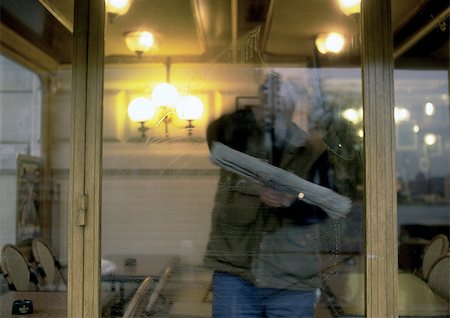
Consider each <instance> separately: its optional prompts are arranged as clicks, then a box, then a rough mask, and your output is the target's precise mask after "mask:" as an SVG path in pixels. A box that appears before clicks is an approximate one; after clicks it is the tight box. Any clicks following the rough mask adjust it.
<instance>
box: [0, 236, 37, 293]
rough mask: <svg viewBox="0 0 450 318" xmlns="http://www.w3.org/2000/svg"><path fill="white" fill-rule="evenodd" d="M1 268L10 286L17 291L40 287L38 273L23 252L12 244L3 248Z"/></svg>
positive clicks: (32, 289)
mask: <svg viewBox="0 0 450 318" xmlns="http://www.w3.org/2000/svg"><path fill="white" fill-rule="evenodd" d="M0 261H1V268H2V272H3V276H4V277H5V279H6V281H7V283H8V288H9V289H10V290H15V291H35V290H38V289H40V286H39V284H38V279H37V276H36V274H35V273H34V271H33V270H32V268H31V265H30V264H29V263H28V261H27V260H26V258H25V256H24V255H23V254H22V252H21V251H20V250H19V249H18V248H17V247H15V246H14V245H12V244H6V245H4V246H3V248H2V250H1V259H0Z"/></svg>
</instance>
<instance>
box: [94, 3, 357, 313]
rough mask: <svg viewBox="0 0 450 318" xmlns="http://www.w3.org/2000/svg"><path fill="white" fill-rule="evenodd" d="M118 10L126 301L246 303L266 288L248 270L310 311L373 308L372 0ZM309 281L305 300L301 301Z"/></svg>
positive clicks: (116, 68)
mask: <svg viewBox="0 0 450 318" xmlns="http://www.w3.org/2000/svg"><path fill="white" fill-rule="evenodd" d="M107 11H108V14H107V15H108V17H107V21H106V29H105V30H106V33H105V40H106V42H105V65H104V71H105V78H104V120H103V138H104V139H103V171H102V172H103V174H102V178H103V181H102V186H103V190H102V292H103V294H105V293H107V292H108V293H109V292H111V291H112V292H113V293H116V295H117V299H118V302H117V304H115V305H114V306H113V307H112V315H122V314H123V313H124V312H126V311H127V310H137V311H141V312H142V311H144V310H147V311H148V312H152V313H157V314H160V315H163V316H164V315H166V316H167V315H178V314H179V313H180V312H181V313H186V312H190V311H191V310H193V312H192V313H191V315H193V316H211V313H212V311H213V310H215V311H216V310H218V311H223V310H232V311H234V310H241V309H242V308H244V307H245V306H247V305H248V304H250V303H251V302H253V301H256V299H249V300H246V301H244V299H243V298H242V297H241V296H240V295H241V294H240V292H242V291H243V290H244V289H245V288H246V286H247V287H248V286H250V288H251V292H250V294H251V295H253V296H256V295H258V293H264V292H267V291H268V290H269V289H268V288H277V289H281V290H286V291H288V293H287V295H288V296H287V299H286V301H287V302H288V304H289V305H287V306H286V307H285V309H286V310H292V311H294V312H297V311H298V310H305V314H306V315H309V316H311V315H312V314H314V312H315V315H316V316H317V317H322V316H323V315H325V314H331V313H330V311H332V312H333V313H337V312H343V313H345V314H351V315H353V314H364V309H365V306H364V259H365V257H364V227H363V223H364V221H363V220H364V217H363V201H362V200H363V199H362V197H363V196H362V191H363V179H362V171H363V170H362V169H363V167H362V148H363V127H362V97H361V95H362V93H361V86H362V85H361V69H360V56H359V43H358V39H359V17H358V15H356V16H355V15H351V16H347V15H345V14H344V13H342V12H341V11H340V10H339V9H338V8H337V6H335V5H334V4H333V5H325V6H324V7H322V6H318V5H315V4H314V3H303V2H302V3H300V2H292V1H291V2H289V1H278V2H274V3H272V4H269V2H268V1H231V2H229V1H199V2H195V1H192V2H189V1H172V2H170V4H169V2H167V1H159V2H148V1H142V0H134V1H133V2H132V3H131V4H130V6H129V7H128V8H126V9H124V10H123V11H114V9H113V8H112V7H110V6H109V4H108V6H107ZM138 31H146V32H148V33H143V34H139V33H138ZM325 33H326V34H325ZM329 33H331V34H329ZM339 33H342V35H343V37H340V36H339ZM319 34H320V35H321V36H320V37H319ZM140 36H142V38H140ZM316 36H317V41H316ZM139 39H140V40H139ZM146 45H148V47H147V46H146ZM340 46H341V47H340ZM339 49H342V51H339ZM173 94H174V95H175V97H173ZM140 111H141V112H140ZM191 112H192V113H191ZM228 160H230V161H228ZM168 273H170V275H168ZM146 278H150V281H151V283H150V284H148V283H147V282H148V281H147V280H146ZM248 282H250V285H247V284H248ZM349 282H350V283H349ZM227 284H232V287H231V288H232V289H231V290H232V295H230V294H229V293H228V294H227V287H224V286H227ZM235 284H236V285H235ZM138 288H142V289H144V292H143V293H140V292H137V290H139V289H138ZM349 288H350V289H354V288H355V289H357V290H359V291H357V292H356V294H357V295H358V297H356V298H354V299H351V300H349V299H347V297H348V292H350V291H349ZM140 294H145V296H144V297H142V298H141V300H140V302H139V304H138V305H137V306H136V308H135V309H133V307H132V306H131V304H133V301H132V299H133V298H134V297H138V296H139V295H140ZM298 294H302V295H303V297H302V298H304V299H305V303H304V304H303V303H300V304H298V303H297V302H290V300H292V299H297V298H296V297H298ZM260 295H262V294H260ZM230 297H231V298H230ZM233 297H238V299H236V298H233ZM247 301H248V302H247ZM233 302H234V303H236V304H237V306H236V307H233V306H229V305H230V304H231V303H233ZM213 303H214V306H213ZM278 304H279V303H278V300H275V299H273V303H272V304H267V307H265V306H266V305H264V306H262V307H260V308H262V309H261V310H262V311H267V312H269V311H270V310H274V309H273V308H274V306H275V307H276V305H278ZM299 306H300V307H303V306H304V309H302V308H299ZM213 308H214V309H213ZM275 310H276V309H275ZM260 314H261V312H260ZM225 315H226V316H231V315H232V313H230V312H225Z"/></svg>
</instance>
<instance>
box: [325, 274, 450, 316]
mask: <svg viewBox="0 0 450 318" xmlns="http://www.w3.org/2000/svg"><path fill="white" fill-rule="evenodd" d="M324 277H325V279H326V282H327V284H328V286H329V288H330V291H331V292H332V293H333V295H334V296H335V297H336V300H337V302H338V305H339V306H340V307H341V309H342V311H343V313H344V314H345V315H350V316H359V317H360V316H364V307H365V305H364V293H365V291H364V273H361V272H359V273H357V272H353V273H350V272H348V273H336V274H328V275H325V276H324ZM398 279H399V281H398V289H399V292H398V303H397V305H398V312H399V315H400V316H412V317H415V316H427V317H431V316H446V315H448V314H449V303H448V302H447V301H445V300H444V299H443V298H441V297H439V296H438V295H436V294H435V293H434V292H433V291H432V290H431V289H430V288H429V287H428V285H427V283H426V282H424V281H423V280H421V279H420V278H418V277H417V276H415V275H414V274H411V273H402V272H401V273H399V274H398Z"/></svg>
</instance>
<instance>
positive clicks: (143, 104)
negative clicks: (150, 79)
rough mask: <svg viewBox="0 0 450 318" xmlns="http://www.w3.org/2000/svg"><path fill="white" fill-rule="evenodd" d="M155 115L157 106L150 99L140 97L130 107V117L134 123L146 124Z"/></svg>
mask: <svg viewBox="0 0 450 318" xmlns="http://www.w3.org/2000/svg"><path fill="white" fill-rule="evenodd" d="M154 115H155V106H154V105H153V104H152V102H151V101H150V99H148V98H145V97H138V98H135V99H133V100H132V101H131V102H130V104H129V105H128V116H130V118H131V120H132V121H137V122H145V121H147V120H150V119H151V118H152V117H153V116H154Z"/></svg>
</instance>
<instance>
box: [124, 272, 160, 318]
mask: <svg viewBox="0 0 450 318" xmlns="http://www.w3.org/2000/svg"><path fill="white" fill-rule="evenodd" d="M152 283H153V279H152V278H151V277H146V278H145V279H144V280H143V281H142V282H141V283H140V284H139V287H138V289H137V290H136V291H135V293H134V295H133V297H132V298H131V300H130V302H129V303H128V305H127V307H126V309H125V312H124V314H123V316H122V318H132V317H139V316H140V315H139V311H138V308H140V307H141V304H142V301H143V300H144V298H145V295H146V294H147V293H148V292H149V291H150V287H151V285H152Z"/></svg>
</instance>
